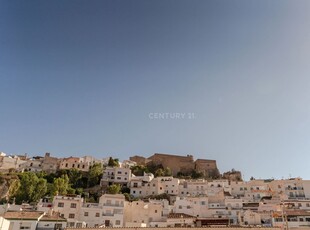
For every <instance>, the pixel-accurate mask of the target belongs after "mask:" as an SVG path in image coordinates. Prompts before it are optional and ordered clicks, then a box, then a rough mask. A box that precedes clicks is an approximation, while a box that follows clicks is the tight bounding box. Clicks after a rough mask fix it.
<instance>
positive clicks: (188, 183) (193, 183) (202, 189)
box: [179, 179, 208, 197]
mask: <svg viewBox="0 0 310 230" xmlns="http://www.w3.org/2000/svg"><path fill="white" fill-rule="evenodd" d="M207 189H208V182H207V181H206V180H203V179H200V180H180V182H179V196H180V197H183V196H197V195H206V194H207Z"/></svg>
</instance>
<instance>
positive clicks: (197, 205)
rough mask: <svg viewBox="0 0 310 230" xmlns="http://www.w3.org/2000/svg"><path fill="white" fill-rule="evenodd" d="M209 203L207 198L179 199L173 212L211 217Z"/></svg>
mask: <svg viewBox="0 0 310 230" xmlns="http://www.w3.org/2000/svg"><path fill="white" fill-rule="evenodd" d="M208 206H209V201H208V197H207V196H197V197H181V198H179V197H177V199H176V201H175V203H174V208H173V212H174V213H184V214H186V215H189V216H195V217H209V216H210V210H209V208H208Z"/></svg>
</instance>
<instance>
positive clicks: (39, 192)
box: [15, 172, 47, 203]
mask: <svg viewBox="0 0 310 230" xmlns="http://www.w3.org/2000/svg"><path fill="white" fill-rule="evenodd" d="M19 180H20V181H19V183H20V186H19V189H18V191H17V192H16V196H15V197H16V202H17V203H22V202H23V201H24V202H29V203H30V202H37V201H38V200H39V199H40V198H41V197H43V196H44V195H45V194H46V191H47V185H46V180H45V179H44V178H38V177H37V175H36V174H35V173H33V172H24V173H21V174H19Z"/></svg>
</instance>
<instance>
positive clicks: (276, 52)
mask: <svg viewBox="0 0 310 230" xmlns="http://www.w3.org/2000/svg"><path fill="white" fill-rule="evenodd" d="M309 12H310V1H308V0H304V1H302V0H296V1H285V0H273V1H270V0H255V1H253V0H242V1H239V0H231V1H226V0H223V1H222V0H216V1H215V0H214V1H211V0H201V1H198V0H186V1H183V0H175V1H171V0H141V1H139V0H135V1H132V0H123V1H118V0H111V1H109V0H105V1H102V0H100V1H95V0H84V1H79V0H53V1H39V0H38V1H32V0H31V1H30V0H29V1H26V0H21V1H16V0H2V1H1V2H0V90H1V91H0V93H1V96H0V151H4V152H6V153H18V154H21V153H28V154H30V155H42V154H44V153H45V152H51V154H52V155H54V156H58V157H62V156H71V155H73V156H83V155H93V156H96V157H98V158H103V157H106V156H110V155H112V156H114V157H119V158H121V159H127V158H128V157H129V156H133V155H136V154H137V155H143V156H150V155H152V154H153V153H155V152H163V153H172V154H193V155H194V156H195V158H207V159H215V160H217V163H218V167H219V169H220V171H221V172H223V171H227V170H230V169H231V168H235V169H237V170H241V171H242V172H243V174H244V176H245V178H246V179H247V178H249V177H250V176H254V177H256V178H271V177H275V178H278V179H280V178H282V177H284V178H287V177H289V176H292V177H297V176H300V177H302V178H304V179H310V176H309V175H310V167H309V162H310V154H309V152H310V141H309V140H310V63H309V60H310V13H309ZM154 113H186V116H184V118H182V119H173V118H171V117H169V118H166V119H151V118H153V117H152V116H153V115H154ZM188 113H191V114H194V119H190V117H189V116H188Z"/></svg>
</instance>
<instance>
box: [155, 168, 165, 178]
mask: <svg viewBox="0 0 310 230" xmlns="http://www.w3.org/2000/svg"><path fill="white" fill-rule="evenodd" d="M164 175H165V172H164V170H163V169H162V168H159V169H157V170H156V171H155V175H154V176H155V177H159V176H164Z"/></svg>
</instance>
